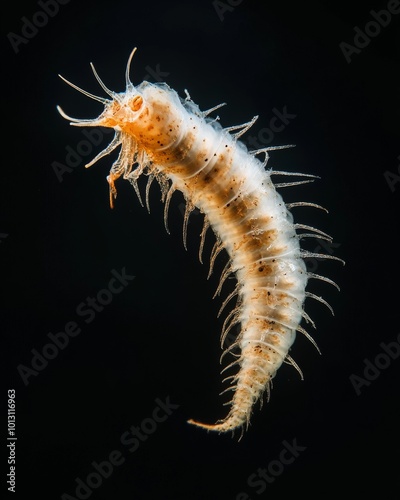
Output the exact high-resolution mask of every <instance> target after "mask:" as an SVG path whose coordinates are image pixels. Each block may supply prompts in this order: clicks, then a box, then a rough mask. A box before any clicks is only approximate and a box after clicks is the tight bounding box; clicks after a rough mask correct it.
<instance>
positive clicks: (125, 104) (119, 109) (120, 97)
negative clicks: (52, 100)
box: [57, 47, 144, 130]
mask: <svg viewBox="0 0 400 500" xmlns="http://www.w3.org/2000/svg"><path fill="white" fill-rule="evenodd" d="M135 52H136V47H135V48H134V49H133V51H132V52H131V54H130V56H129V59H128V64H127V66H126V72H125V80H126V89H125V92H122V93H117V92H113V91H112V90H110V89H109V88H107V87H106V86H105V85H104V83H103V81H102V80H101V79H100V77H99V75H98V74H97V71H96V70H95V68H94V66H93V64H92V63H90V66H91V68H92V71H93V74H94V76H95V77H96V79H97V81H98V82H99V84H100V86H101V88H102V89H103V90H104V91H105V92H106V94H108V95H109V96H110V97H111V99H106V98H104V97H99V96H96V95H94V94H91V93H90V92H87V91H86V90H83V89H81V88H80V87H78V86H77V85H75V84H73V83H71V82H70V81H68V80H66V79H65V78H64V77H63V76H61V75H59V76H60V78H61V79H62V80H64V82H65V83H67V84H68V85H70V86H71V87H73V88H74V89H76V90H78V91H79V92H81V93H82V94H84V95H86V96H87V97H90V98H91V99H94V100H95V101H98V102H101V103H102V104H104V110H103V112H102V113H101V114H100V116H98V117H97V118H95V119H92V120H81V119H78V118H72V117H70V116H68V115H67V114H66V113H64V111H63V110H62V109H61V107H60V106H57V109H58V111H59V113H60V114H61V116H63V117H64V118H66V119H67V120H69V121H70V123H71V125H74V126H76V127H90V126H92V127H110V128H114V129H116V130H119V129H121V126H122V127H123V125H124V124H125V123H132V122H134V121H135V120H136V119H137V118H138V116H139V115H140V114H141V112H142V111H143V106H144V100H143V96H142V95H141V93H140V92H139V91H138V89H137V88H135V86H134V85H133V84H132V82H131V81H130V78H129V72H130V65H131V61H132V58H133V55H134V54H135Z"/></svg>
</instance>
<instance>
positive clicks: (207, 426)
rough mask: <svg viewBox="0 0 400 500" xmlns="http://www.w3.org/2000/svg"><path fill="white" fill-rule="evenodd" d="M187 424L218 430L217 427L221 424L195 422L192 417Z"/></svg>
mask: <svg viewBox="0 0 400 500" xmlns="http://www.w3.org/2000/svg"><path fill="white" fill-rule="evenodd" d="M187 423H188V424H190V425H196V426H197V427H201V428H202V429H207V430H208V431H218V430H219V429H218V427H220V425H221V424H203V423H202V422H197V421H196V420H193V419H192V418H191V419H190V420H188V421H187Z"/></svg>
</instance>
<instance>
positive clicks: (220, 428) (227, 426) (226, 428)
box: [187, 419, 241, 432]
mask: <svg viewBox="0 0 400 500" xmlns="http://www.w3.org/2000/svg"><path fill="white" fill-rule="evenodd" d="M187 423H188V424H190V425H196V426H197V427H201V428H202V429H206V430H207V431H214V432H232V431H234V430H235V429H237V428H239V427H241V425H240V424H239V425H238V424H236V425H235V424H233V423H232V422H230V421H229V420H222V421H220V422H217V423H216V424H203V423H202V422H197V421H196V420H193V419H190V420H188V421H187Z"/></svg>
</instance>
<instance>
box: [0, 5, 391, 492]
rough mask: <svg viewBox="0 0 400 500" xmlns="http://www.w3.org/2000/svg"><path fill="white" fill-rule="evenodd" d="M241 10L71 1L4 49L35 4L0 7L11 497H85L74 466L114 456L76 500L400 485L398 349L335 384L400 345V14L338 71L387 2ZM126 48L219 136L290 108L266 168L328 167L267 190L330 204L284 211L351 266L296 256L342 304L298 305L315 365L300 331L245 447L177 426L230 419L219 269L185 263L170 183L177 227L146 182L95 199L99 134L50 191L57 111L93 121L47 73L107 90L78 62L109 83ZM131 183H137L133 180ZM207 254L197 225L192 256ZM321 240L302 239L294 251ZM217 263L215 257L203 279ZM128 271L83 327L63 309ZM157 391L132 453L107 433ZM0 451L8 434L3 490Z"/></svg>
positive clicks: (86, 105)
mask: <svg viewBox="0 0 400 500" xmlns="http://www.w3.org/2000/svg"><path fill="white" fill-rule="evenodd" d="M232 3H235V2H232ZM236 3H237V5H236V6H235V7H233V8H230V10H226V11H225V12H222V13H220V16H219V15H218V13H217V10H216V8H215V6H214V5H213V3H212V2H211V1H202V2H200V1H197V2H196V1H194V2H183V1H182V2H178V1H172V2H165V1H161V2H160V1H152V2H147V3H139V2H136V1H124V0H116V1H113V2H111V1H102V2H99V1H94V0H90V1H85V2H78V1H76V0H71V1H70V2H69V3H67V4H66V5H63V6H60V9H59V12H58V13H57V15H55V16H54V17H53V18H51V19H49V21H48V22H47V23H46V24H45V26H43V27H41V28H40V29H39V30H38V33H37V34H36V35H35V36H34V37H32V38H31V39H30V40H29V41H28V43H27V44H23V45H20V46H19V47H18V48H19V51H18V53H16V52H15V51H14V50H13V47H12V46H11V43H10V41H9V39H8V38H7V35H8V34H9V33H10V32H13V33H15V34H21V28H22V21H21V18H22V17H23V16H26V17H27V18H28V19H32V17H33V16H34V14H35V13H36V12H37V11H38V10H41V9H40V7H39V5H38V3H37V2H15V3H13V4H7V9H8V10H7V13H5V11H3V15H2V73H3V77H2V82H3V84H4V86H3V92H2V96H3V98H2V122H3V128H2V136H3V141H2V142H3V160H2V176H1V215H0V217H1V218H0V234H1V239H0V241H1V243H0V262H1V297H2V299H1V311H2V313H1V317H2V319H1V339H2V341H3V343H4V347H3V348H2V354H3V357H4V360H3V362H2V370H4V375H3V376H2V377H3V380H4V382H5V387H4V389H3V390H2V394H1V400H2V405H3V406H2V408H3V410H2V411H3V416H2V417H1V419H2V422H3V424H2V431H1V432H2V438H5V437H6V423H5V418H6V400H7V392H6V389H10V388H13V389H15V390H16V401H17V412H16V413H17V424H16V425H17V436H18V441H17V450H16V452H17V476H16V482H17V493H16V494H15V495H14V497H17V498H24V499H25V498H32V497H35V498H37V497H38V498H46V499H47V498H52V499H60V498H62V495H63V494H64V493H67V494H68V495H71V497H73V498H78V497H77V496H76V493H75V488H76V482H75V480H76V478H80V479H82V480H83V481H85V480H86V478H87V476H88V475H89V474H90V473H92V472H93V470H94V469H93V466H92V462H93V461H96V462H101V461H103V460H108V457H109V455H110V453H111V452H113V451H114V450H119V451H121V452H122V453H123V457H124V459H125V461H124V463H123V464H122V465H120V466H117V467H115V469H114V471H113V473H112V474H111V475H110V477H109V478H107V479H104V480H103V482H102V484H101V485H100V486H99V487H98V488H95V489H93V492H92V494H91V496H90V498H93V499H111V498H112V499H117V500H119V499H127V498H138V499H150V498H151V499H152V498H160V499H190V500H192V499H193V500H197V499H221V500H222V499H224V500H225V499H231V500H234V499H239V498H246V496H245V495H242V496H240V493H241V492H243V493H247V494H248V498H251V499H257V498H271V495H273V496H272V498H276V497H277V495H278V493H279V494H282V493H283V494H293V493H296V494H299V493H300V494H307V495H311V496H312V497H313V498H316V497H321V496H324V495H326V494H328V493H329V492H331V493H332V494H338V495H339V494H340V495H341V494H343V493H344V492H345V491H348V492H350V493H352V494H357V495H361V494H363V493H366V492H368V491H370V489H371V488H372V487H376V488H379V491H380V494H381V496H382V497H387V496H389V495H393V496H398V485H399V479H398V463H399V458H398V453H399V452H398V448H399V411H398V404H399V397H398V395H399V389H398V380H399V377H398V375H399V370H400V361H399V360H398V359H397V360H392V361H391V363H390V366H388V367H387V368H386V369H381V370H379V376H377V378H376V380H373V381H371V383H370V385H369V386H364V387H362V389H361V394H360V395H357V393H356V391H355V388H354V387H353V384H352V382H351V379H350V377H351V375H358V376H360V377H363V370H364V367H365V364H364V363H365V362H364V360H369V361H370V362H371V363H374V362H375V361H374V360H375V358H376V356H377V355H379V354H380V353H381V352H382V347H381V346H380V343H381V342H385V343H389V342H395V341H396V338H397V337H398V335H399V333H400V329H399V326H398V319H399V295H398V282H399V278H400V276H399V246H398V238H396V234H397V236H398V233H399V223H398V216H399V211H398V209H399V197H400V183H399V182H398V183H396V182H395V180H396V179H395V177H392V181H393V184H392V186H390V184H389V182H388V180H387V179H388V174H387V172H391V174H393V175H400V172H399V163H400V158H399V155H400V148H399V146H400V145H399V123H400V121H399V110H400V97H399V96H400V94H399V70H398V68H399V56H400V53H399V51H400V39H399V18H400V15H397V16H392V17H393V18H392V20H391V22H390V23H389V25H388V26H387V27H385V28H382V29H381V33H380V34H379V35H378V36H376V37H375V38H373V39H372V40H371V41H370V43H369V44H368V46H366V47H365V48H363V49H362V50H360V53H358V54H353V55H352V56H351V61H350V63H348V62H347V61H346V59H345V57H344V55H343V53H342V50H341V48H340V45H339V44H340V43H341V42H348V43H353V38H354V34H355V32H354V29H353V28H354V27H355V26H358V27H359V28H360V29H363V28H364V27H365V25H366V23H368V22H369V21H371V19H372V17H371V14H370V10H371V9H375V10H377V11H378V10H381V9H383V8H386V6H387V2H382V1H381V2H373V3H371V2H352V3H351V6H349V4H348V2H344V1H335V2H318V1H311V2H306V3H304V2H285V1H283V2H279V3H278V2H273V3H272V2H265V3H264V4H263V5H262V6H260V2H256V1H255V0H243V1H242V2H241V3H240V2H236ZM225 4H226V5H229V4H228V2H227V0H226V2H225ZM221 16H222V17H223V18H221ZM135 46H137V47H138V51H137V54H136V55H135V57H134V61H133V64H132V73H131V76H132V80H133V82H134V83H136V84H138V83H140V82H141V81H142V80H143V79H144V78H145V77H146V75H149V74H150V77H148V76H147V78H148V79H149V80H150V81H154V80H155V78H154V71H157V68H158V70H160V71H161V72H162V75H161V79H162V80H165V81H166V82H167V83H168V84H169V85H170V86H171V87H172V88H174V89H175V90H176V91H177V92H179V94H180V95H182V96H183V95H184V89H185V88H186V89H188V91H189V92H190V95H191V97H192V98H193V100H194V101H195V102H196V103H198V104H199V106H200V108H201V109H207V108H210V107H212V106H214V105H216V104H218V103H220V102H227V103H228V106H227V107H225V108H223V109H221V110H219V111H218V114H219V115H220V117H221V123H222V124H223V125H224V126H230V125H233V124H238V123H243V122H245V121H247V120H249V119H250V118H251V117H253V116H254V115H255V114H258V115H260V118H259V120H258V122H257V123H256V124H255V125H254V127H253V128H252V130H251V131H250V132H249V134H248V136H255V137H256V136H257V134H258V133H259V132H260V131H261V130H262V129H263V128H264V129H265V128H266V127H268V126H269V123H270V120H271V118H272V117H273V116H274V112H273V109H274V108H275V109H277V110H283V109H284V107H285V106H286V107H287V111H288V112H289V113H291V114H292V115H296V116H295V118H293V119H292V120H291V121H290V123H289V124H288V125H287V126H286V127H285V129H284V130H283V131H281V132H279V133H277V134H275V136H274V137H273V140H272V141H271V142H270V143H269V144H268V145H282V144H296V147H295V148H292V149H288V150H284V151H277V152H272V153H271V159H270V162H269V164H268V167H272V168H274V169H278V170H289V171H294V172H296V171H297V172H307V173H312V174H316V175H319V176H320V177H321V179H320V180H317V181H316V182H314V183H312V184H310V185H306V186H299V187H292V188H286V189H283V190H282V195H283V196H284V199H285V200H286V201H295V200H307V201H314V202H316V203H319V204H321V205H323V206H325V207H326V208H328V210H329V214H325V213H323V212H318V211H316V210H312V209H307V208H302V209H300V208H298V209H296V211H295V212H294V215H295V218H296V221H299V222H304V223H307V224H311V225H315V226H316V227H319V228H321V229H322V230H324V231H326V232H328V233H330V234H332V235H333V237H334V242H335V245H334V246H331V247H329V250H328V251H330V252H333V254H334V255H336V256H338V257H341V258H343V259H345V260H346V266H344V267H343V266H342V265H341V264H340V263H338V262H333V261H324V262H322V261H318V262H317V261H311V262H310V263H309V266H310V268H311V267H312V268H313V270H314V271H316V272H319V273H321V274H325V275H327V276H329V277H330V278H332V279H334V280H335V281H337V283H338V284H339V285H340V287H341V292H338V291H337V290H335V289H334V288H333V287H331V286H330V285H328V284H326V283H315V282H310V287H309V290H310V291H313V292H314V293H317V294H322V295H323V296H324V298H325V299H326V300H327V301H328V302H329V303H330V304H331V305H332V306H333V307H334V310H335V316H334V317H332V316H331V315H330V313H329V311H328V310H327V309H326V308H325V307H324V306H323V305H322V304H320V303H318V302H315V301H312V300H311V299H307V303H306V310H307V312H308V313H309V314H310V315H311V316H312V317H313V318H314V320H315V321H316V323H317V330H316V331H315V332H313V331H311V333H312V334H313V336H314V338H315V339H316V341H317V343H318V346H319V348H320V349H321V352H322V355H321V356H320V355H319V354H318V353H317V352H316V350H315V349H314V348H313V347H312V345H311V344H310V343H309V342H308V341H307V340H306V339H304V338H301V337H300V336H299V337H298V339H297V340H296V343H295V344H294V346H293V349H292V351H291V354H292V356H293V357H294V359H295V360H296V361H297V362H298V364H299V365H300V366H301V368H302V370H303V372H304V377H305V380H304V381H301V380H300V378H299V376H298V374H297V372H296V371H295V370H294V369H293V368H291V367H289V366H283V367H282V368H281V369H280V371H279V372H278V374H277V376H276V378H275V381H274V389H273V391H272V397H271V400H270V402H269V403H268V404H265V405H264V407H263V408H262V410H261V411H259V409H258V407H257V408H256V409H255V411H254V414H253V417H252V421H251V426H250V428H249V430H248V432H247V433H245V435H244V437H243V439H242V440H241V441H240V442H238V441H237V436H236V438H233V439H232V437H231V435H230V434H228V435H218V434H212V433H210V434H208V433H206V432H205V431H203V430H202V429H198V428H194V427H191V426H189V425H188V424H187V423H186V420H187V419H189V418H196V419H199V420H202V421H206V422H210V423H213V422H214V421H216V420H217V419H218V418H222V417H224V416H225V412H226V410H227V408H226V407H224V406H223V402H224V401H227V397H228V396H226V395H225V396H219V395H218V393H219V392H220V391H221V390H222V388H223V385H222V383H221V379H222V377H221V376H220V374H219V371H220V369H221V368H220V365H219V356H220V353H221V351H220V347H219V332H220V330H221V327H222V323H223V318H219V319H217V312H218V309H219V306H220V304H221V299H215V300H212V296H213V293H214V290H215V287H216V286H217V283H218V272H215V273H214V274H213V275H212V276H211V278H210V279H209V280H208V281H207V280H206V277H207V271H208V266H207V258H206V259H205V264H204V265H201V264H200V263H199V262H198V259H197V253H198V244H199V236H198V235H199V233H200V231H201V227H202V220H201V217H200V216H199V215H193V216H192V218H191V222H190V224H189V236H188V250H187V251H185V250H184V248H183V245H182V221H183V217H182V201H183V199H182V197H181V196H180V195H179V194H176V195H174V198H173V202H172V204H171V208H170V217H169V220H170V229H171V235H168V234H167V233H166V231H165V229H164V227H163V221H162V217H163V206H162V204H161V203H160V190H159V188H158V187H156V186H155V185H154V186H153V187H152V190H151V197H150V198H151V199H150V205H151V214H150V215H149V214H148V213H147V211H146V210H145V209H143V208H141V207H140V204H139V202H138V200H137V198H136V195H135V193H134V191H133V189H132V187H131V186H130V185H129V184H128V183H126V182H123V181H120V182H118V185H117V187H118V198H117V202H116V206H115V209H114V210H110V208H109V205H108V185H107V182H106V180H105V177H106V175H107V173H108V170H109V168H110V166H111V163H112V161H113V159H115V155H112V156H111V157H107V158H105V159H103V160H101V161H100V162H99V163H98V164H96V165H95V166H93V167H92V168H91V169H89V170H85V169H84V164H85V162H87V161H89V160H90V159H91V158H92V157H93V156H94V155H95V154H96V153H97V152H99V151H100V150H101V149H102V148H104V147H105V146H106V144H107V143H108V141H109V140H110V137H111V135H110V134H108V135H107V136H106V135H104V139H103V140H102V142H101V144H100V145H97V146H95V147H93V151H92V153H91V154H90V155H87V156H85V158H83V159H82V162H80V164H79V165H78V166H77V167H76V168H74V169H73V171H72V172H70V173H65V174H64V175H63V176H62V182H60V181H59V179H58V178H57V176H56V173H55V171H54V169H53V167H52V164H53V162H61V163H65V156H66V147H67V146H70V147H71V148H72V149H76V147H77V145H78V143H79V142H80V141H82V140H83V139H84V136H83V135H82V129H78V128H73V127H70V126H69V125H68V123H67V122H66V121H65V120H64V119H62V118H61V117H60V115H59V114H58V113H57V111H56V105H57V104H60V105H61V106H62V107H63V109H64V110H65V111H66V112H67V113H69V114H70V115H72V116H76V117H82V118H90V117H95V116H97V115H98V114H99V113H100V111H101V105H100V104H99V103H97V102H95V101H91V100H89V99H87V98H86V97H85V96H82V95H80V94H78V93H77V92H75V91H74V90H73V89H71V88H70V87H68V86H67V85H65V84H64V83H63V82H62V81H61V80H60V79H59V78H58V76H57V74H58V73H61V74H62V75H63V76H65V77H66V78H68V79H69V80H71V81H72V82H74V83H76V84H77V85H79V86H81V87H83V88H84V89H86V90H88V91H90V92H93V93H95V94H97V95H103V93H102V91H101V89H100V88H99V86H98V84H97V82H96V81H95V79H94V77H93V75H92V73H91V70H90V67H89V62H90V61H92V62H93V63H94V64H95V65H96V68H97V70H98V72H99V74H100V75H101V77H102V78H103V80H104V81H105V83H106V84H107V85H108V86H109V87H110V88H111V89H113V90H116V91H123V90H124V71H125V65H126V61H127V58H128V55H129V53H130V51H131V50H132V48H133V47H135ZM149 68H150V70H151V71H150V72H149ZM385 173H386V174H385ZM393 179H394V180H393ZM139 184H140V189H141V190H142V192H144V188H145V179H141V182H140V183H139ZM212 244H213V237H212V236H211V235H209V238H208V239H207V244H206V248H205V255H206V256H208V255H209V253H210V250H211V247H212ZM317 245H318V243H316V242H312V241H307V242H305V246H306V248H308V249H309V250H313V249H315V248H316V246H317ZM224 263H225V261H224V257H223V256H221V257H219V258H218V261H217V265H216V271H218V270H219V271H220V270H221V269H222V267H223V265H224ZM124 267H125V268H126V272H127V273H128V274H130V275H135V279H134V280H132V281H131V282H130V284H129V285H128V286H127V287H126V288H125V289H124V290H123V292H121V293H120V294H119V295H115V296H114V297H113V300H112V302H111V303H110V304H109V305H107V306H106V307H105V308H104V310H103V311H102V312H98V313H96V316H95V318H94V319H93V321H92V322H91V323H90V324H86V323H85V321H84V318H83V317H79V316H78V315H77V313H76V308H77V306H78V305H79V304H80V303H81V302H82V301H85V300H86V297H88V296H96V294H97V293H98V292H99V291H100V290H102V289H104V288H105V287H106V286H107V284H108V282H109V280H110V278H111V277H112V274H111V271H112V270H113V269H114V270H116V271H120V270H121V269H122V268H124ZM231 285H232V282H230V283H228V285H227V289H228V288H229V286H231ZM224 296H225V295H224ZM70 321H76V322H77V323H78V324H79V326H80V327H81V330H82V331H81V333H80V335H79V336H77V337H75V338H72V339H71V340H70V343H69V345H68V346H67V347H66V348H65V349H64V350H63V351H60V352H59V353H58V355H57V356H56V357H55V359H53V360H51V361H49V362H48V365H47V366H46V367H45V368H44V369H43V370H42V371H40V372H38V374H37V375H36V376H31V377H29V379H28V384H27V385H24V383H23V381H22V378H21V376H20V374H19V373H18V370H17V367H18V366H19V365H25V366H30V363H31V358H32V353H31V350H32V349H37V350H38V351H39V352H41V350H42V348H43V346H44V345H45V344H47V343H48V337H47V334H48V333H49V332H53V333H57V332H59V331H62V330H63V329H64V326H65V324H66V323H68V322H70ZM380 359H381V358H380ZM399 359H400V358H399ZM167 397H168V398H169V399H170V401H171V403H173V404H175V405H179V408H177V409H176V410H174V411H173V413H172V415H171V416H170V417H169V418H168V419H167V420H166V421H165V422H163V423H160V424H158V426H157V429H156V430H155V432H154V433H152V434H151V435H150V436H149V437H148V439H147V440H146V441H144V442H141V443H140V446H139V448H138V449H137V450H136V451H135V452H133V453H132V452H129V450H128V448H127V446H124V445H123V444H122V443H121V441H120V438H121V435H122V434H123V433H124V432H126V431H128V430H129V428H130V427H131V426H132V425H136V426H137V425H140V424H141V422H143V421H144V419H146V418H148V417H150V416H151V414H152V412H153V409H154V408H155V406H156V402H155V399H156V398H160V399H162V400H165V399H166V398H167ZM285 440H286V441H288V442H290V443H291V442H293V440H296V442H297V444H298V445H299V446H302V447H303V448H305V449H304V450H303V451H301V452H300V454H299V456H298V457H297V458H296V460H294V462H293V463H292V464H289V465H286V466H285V467H284V469H283V472H282V473H281V474H279V475H277V476H276V477H275V480H274V482H273V483H271V484H265V491H263V492H260V494H258V491H257V490H258V488H255V487H252V486H251V485H250V484H248V482H247V481H248V478H249V477H250V476H251V475H252V474H254V473H257V470H258V469H259V468H268V466H269V464H271V463H274V462H272V461H274V460H276V459H277V458H278V457H279V454H280V452H281V450H282V448H283V444H282V443H283V441H285ZM6 455H7V453H6V445H5V439H4V446H3V451H2V456H3V468H2V476H1V477H2V485H1V488H2V490H4V491H6V490H7V484H6V473H7V471H8V465H7V464H6ZM259 484H262V483H259ZM10 495H11V493H10ZM66 498H68V497H66Z"/></svg>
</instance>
